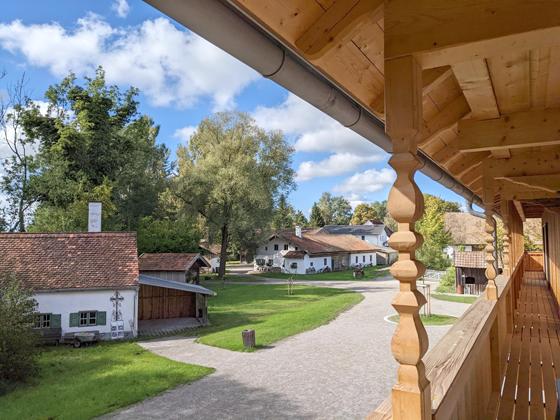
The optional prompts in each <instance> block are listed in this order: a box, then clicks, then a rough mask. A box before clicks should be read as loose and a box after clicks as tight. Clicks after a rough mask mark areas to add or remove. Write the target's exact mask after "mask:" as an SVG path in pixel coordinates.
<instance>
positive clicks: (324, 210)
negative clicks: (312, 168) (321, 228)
mask: <svg viewBox="0 0 560 420" xmlns="http://www.w3.org/2000/svg"><path fill="white" fill-rule="evenodd" d="M317 206H318V207H319V211H320V212H321V216H322V217H323V220H324V222H325V224H326V225H347V224H348V223H350V218H351V217H352V206H351V205H350V203H349V202H348V200H346V199H345V198H344V197H342V196H333V195H331V194H330V193H328V192H324V193H323V194H322V195H321V198H320V199H319V201H318V202H317Z"/></svg>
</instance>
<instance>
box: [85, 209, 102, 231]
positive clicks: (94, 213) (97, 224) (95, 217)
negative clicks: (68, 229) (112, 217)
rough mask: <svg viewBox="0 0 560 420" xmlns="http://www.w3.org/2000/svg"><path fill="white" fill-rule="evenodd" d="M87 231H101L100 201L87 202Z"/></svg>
mask: <svg viewBox="0 0 560 420" xmlns="http://www.w3.org/2000/svg"><path fill="white" fill-rule="evenodd" d="M88 232H101V203H89V215H88Z"/></svg>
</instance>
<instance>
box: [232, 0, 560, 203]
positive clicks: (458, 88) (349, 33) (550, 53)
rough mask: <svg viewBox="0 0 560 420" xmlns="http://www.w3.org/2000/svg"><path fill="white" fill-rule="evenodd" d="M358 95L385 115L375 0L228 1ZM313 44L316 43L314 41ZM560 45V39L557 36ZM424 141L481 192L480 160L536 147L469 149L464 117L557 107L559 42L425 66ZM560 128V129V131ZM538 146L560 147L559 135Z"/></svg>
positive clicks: (425, 146) (380, 6)
mask: <svg viewBox="0 0 560 420" xmlns="http://www.w3.org/2000/svg"><path fill="white" fill-rule="evenodd" d="M230 1H231V2H232V3H234V4H235V5H236V6H237V7H239V8H240V9H242V10H243V11H244V12H245V13H247V15H249V16H251V17H252V18H253V19H254V20H255V21H256V22H258V23H259V24H260V25H261V26H263V27H264V28H265V29H266V30H268V31H269V32H270V33H271V34H273V35H274V36H275V37H276V38H277V39H279V40H280V41H281V42H283V43H284V44H285V45H287V46H288V47H289V48H291V49H292V50H293V51H295V52H296V53H298V54H299V55H300V56H301V57H303V58H304V59H306V60H307V61H308V62H309V63H311V64H312V65H313V66H314V67H315V68H316V69H317V70H318V71H320V72H321V73H322V74H323V75H324V76H325V77H327V78H328V79H329V80H331V81H333V82H334V83H335V84H337V85H338V86H340V88H341V89H343V90H344V91H346V92H347V93H348V94H349V95H350V96H352V97H353V98H354V99H355V100H356V101H357V102H359V103H360V104H361V105H363V106H364V107H366V108H367V109H369V110H370V111H371V112H372V113H374V114H375V115H376V116H377V117H379V118H380V119H382V120H383V119H384V109H383V108H384V76H383V75H384V19H383V1H378V0H344V1H342V0H339V1H336V0H307V1H300V0H230ZM312 43H315V48H314V49H313V48H312V47H311V46H310V45H311V44H312ZM559 44H560V42H559ZM423 83H424V89H423V95H424V99H423V119H424V127H423V130H422V136H421V139H420V140H419V147H420V148H421V149H422V150H423V151H424V152H426V153H427V154H428V155H429V156H430V157H431V158H432V159H433V160H434V161H435V162H437V163H438V164H439V165H440V166H441V167H442V168H443V169H445V170H446V171H447V172H448V173H449V174H450V175H452V176H454V177H455V178H456V179H458V180H459V181H461V182H462V183H463V184H464V185H465V186H466V187H468V188H470V189H471V190H472V191H473V192H475V193H476V194H478V195H481V194H482V166H483V165H481V162H482V161H483V160H484V159H485V158H486V157H488V156H490V155H491V156H493V157H494V158H496V159H504V158H510V157H511V156H515V155H519V154H520V153H525V152H527V151H528V150H529V151H530V150H535V149H537V148H536V147H534V148H515V149H509V148H507V147H496V148H495V149H492V150H476V151H468V152H466V151H464V150H462V149H461V147H462V146H461V138H460V137H459V128H458V126H459V121H461V120H463V119H475V120H486V119H495V118H499V117H500V116H503V115H508V114H513V113H519V112H524V111H529V110H532V109H542V108H554V107H559V106H560V45H559V46H558V47H556V46H554V47H546V48H539V49H534V50H528V51H515V50H513V51H511V50H510V51H508V52H505V53H503V54H501V55H497V56H493V57H490V58H488V59H476V60H474V61H467V62H462V63H458V64H454V65H453V66H452V67H439V68H433V69H429V70H424V72H423ZM559 132H560V130H559ZM556 140H558V142H556V143H555V142H554V141H553V142H552V143H551V144H552V145H548V146H539V147H538V150H540V151H543V150H547V149H550V150H551V151H556V152H558V151H560V148H559V147H560V146H559V144H560V137H559V138H557V139H556Z"/></svg>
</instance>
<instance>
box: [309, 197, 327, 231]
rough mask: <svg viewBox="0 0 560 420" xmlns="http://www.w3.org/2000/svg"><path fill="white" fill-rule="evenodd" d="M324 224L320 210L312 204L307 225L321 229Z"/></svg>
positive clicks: (315, 204)
mask: <svg viewBox="0 0 560 420" xmlns="http://www.w3.org/2000/svg"><path fill="white" fill-rule="evenodd" d="M325 224H326V223H325V220H324V219H323V215H322V214H321V210H319V206H318V205H317V203H313V207H311V214H310V215H309V225H310V226H311V227H323V226H325Z"/></svg>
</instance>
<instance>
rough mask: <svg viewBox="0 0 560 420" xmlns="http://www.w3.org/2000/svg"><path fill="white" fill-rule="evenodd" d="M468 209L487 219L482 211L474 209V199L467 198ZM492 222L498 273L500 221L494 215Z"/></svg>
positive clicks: (470, 212) (473, 213)
mask: <svg viewBox="0 0 560 420" xmlns="http://www.w3.org/2000/svg"><path fill="white" fill-rule="evenodd" d="M467 211H468V212H469V214H471V215H472V216H474V217H479V218H481V219H484V220H486V215H485V214H484V213H482V212H480V211H476V210H475V209H473V202H472V200H467ZM492 223H493V224H494V234H493V236H494V269H495V270H496V273H499V271H498V223H497V222H496V218H495V217H492Z"/></svg>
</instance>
